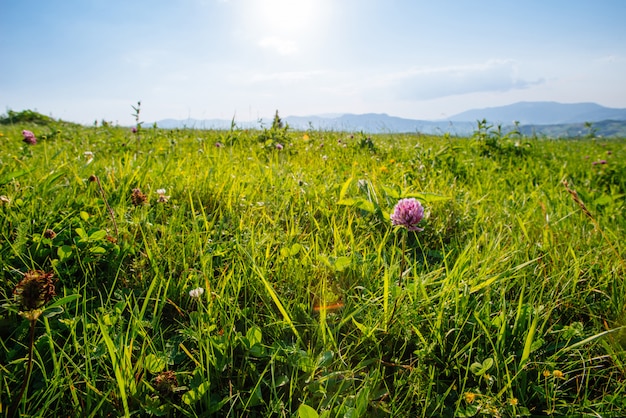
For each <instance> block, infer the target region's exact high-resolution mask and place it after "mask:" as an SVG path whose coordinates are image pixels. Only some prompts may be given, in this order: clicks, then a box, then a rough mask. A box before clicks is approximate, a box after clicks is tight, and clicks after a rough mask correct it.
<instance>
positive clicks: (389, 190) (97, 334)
mask: <svg viewBox="0 0 626 418" xmlns="http://www.w3.org/2000/svg"><path fill="white" fill-rule="evenodd" d="M44 122H45V123H44V124H40V125H35V124H33V123H32V122H29V123H24V124H19V123H13V124H11V123H9V124H6V125H4V126H1V127H0V133H1V134H2V137H0V139H1V141H0V195H2V196H4V198H3V202H2V203H1V206H0V266H1V267H2V271H1V273H0V274H2V282H1V285H0V300H1V301H2V302H1V305H2V307H1V308H0V345H1V349H0V371H1V373H0V410H1V412H2V414H4V415H8V414H9V413H10V412H12V409H11V408H13V409H15V410H16V411H17V412H18V413H21V414H22V416H88V417H89V416H93V417H99V416H124V415H126V416H129V415H136V416H150V415H154V416H184V417H196V416H207V415H210V414H214V415H215V416H288V417H292V416H295V417H297V416H299V417H317V416H325V417H336V416H339V417H344V416H345V417H357V416H363V417H364V416H367V417H376V416H394V417H401V416H411V417H414V416H425V417H429V416H458V417H469V416H482V415H487V416H543V415H554V416H557V415H558V416H562V415H590V416H619V415H622V414H623V413H624V412H625V411H626V401H625V400H624V399H626V383H625V381H626V380H625V378H626V376H625V373H626V352H625V347H626V328H624V327H625V326H626V281H625V277H624V272H625V261H624V257H625V256H624V251H625V249H624V242H626V239H625V238H626V218H625V217H624V211H625V210H624V207H625V194H626V163H625V162H626V142H625V141H624V140H617V139H616V140H605V139H596V140H536V139H535V140H529V139H526V138H522V137H520V136H519V135H517V136H516V135H515V134H510V135H509V136H503V135H501V134H499V133H498V132H496V131H493V130H491V128H490V127H489V126H487V125H486V124H485V125H482V126H479V129H478V130H477V133H476V134H475V135H474V136H473V137H471V138H454V137H450V136H442V137H430V136H423V135H377V136H372V137H371V138H369V137H367V136H366V135H364V134H354V135H350V134H348V133H340V132H318V131H309V132H306V133H304V132H292V131H290V130H287V129H280V128H278V127H274V128H272V129H266V130H263V131H244V130H239V129H237V128H236V127H234V128H233V129H232V130H231V131H198V130H172V131H169V130H161V129H154V128H150V129H146V128H144V129H141V130H140V131H139V133H138V135H134V134H132V133H131V132H130V130H128V129H123V128H118V127H112V126H94V127H80V126H74V125H69V124H63V125H55V124H54V122H50V121H44ZM22 129H30V130H32V131H33V132H34V133H35V135H36V136H37V138H38V139H39V142H38V143H37V145H34V146H28V145H26V144H23V143H22V142H21V130H22ZM44 137H45V138H44ZM137 138H139V139H137ZM218 142H219V143H220V144H221V145H222V146H216V143H218ZM277 143H280V144H282V145H284V148H283V149H280V150H279V149H277V148H276V144H277ZM87 151H90V152H93V154H94V158H93V160H92V161H89V160H88V158H87V156H86V155H85V154H84V153H85V152H87ZM600 160H606V164H595V165H594V164H593V162H594V161H595V162H598V161H600ZM92 176H96V177H97V179H96V178H95V177H92ZM90 177H91V178H90ZM95 180H97V181H95ZM564 181H566V182H567V186H568V187H566V186H565V185H564V183H563V182H564ZM133 189H140V190H141V192H142V193H143V194H144V195H145V197H146V202H145V203H146V204H140V205H134V204H133V200H132V199H131V194H132V190H133ZM158 189H166V193H165V195H166V196H169V199H168V200H167V201H166V202H158V199H159V194H158V193H157V190H158ZM574 191H575V192H576V193H575V194H574ZM403 197H416V198H418V199H419V200H420V201H421V202H422V204H423V205H424V207H425V208H426V211H427V216H426V218H425V220H424V221H423V222H422V224H421V226H423V227H424V231H423V232H419V233H414V232H407V231H405V230H402V229H397V228H394V227H392V225H391V222H390V221H389V213H390V212H391V211H392V208H393V206H394V205H395V203H396V202H397V201H398V199H400V198H403ZM135 203H138V202H135ZM48 229H50V230H52V231H54V232H55V234H56V235H55V236H54V237H50V234H49V233H48V234H46V233H45V231H46V230H48ZM403 240H406V241H405V242H404V244H403ZM403 248H405V253H404V254H402V249H403ZM34 269H40V270H44V271H53V272H54V274H55V278H56V279H57V282H56V293H57V296H56V297H55V298H54V299H52V301H50V302H49V303H48V305H47V306H46V307H44V312H43V314H42V316H41V317H39V319H38V320H36V322H35V329H34V331H35V334H34V344H33V356H32V373H31V374H30V376H28V375H27V373H26V371H27V364H28V362H29V355H28V353H29V332H30V329H31V328H30V325H31V321H29V320H27V319H24V317H23V315H20V314H19V313H18V312H17V310H18V309H17V307H16V304H15V300H14V297H13V294H12V292H13V289H14V287H15V286H16V285H17V284H18V283H19V282H20V280H21V279H22V276H23V274H24V273H26V272H27V271H29V270H34ZM198 287H202V288H203V289H204V290H205V292H204V293H203V294H202V295H201V297H200V298H192V297H190V295H189V291H190V290H192V289H195V288H198ZM324 307H328V308H327V309H324ZM25 380H26V385H27V386H26V390H25V392H24V395H23V396H22V397H21V399H20V397H19V392H20V388H21V387H22V386H23V385H24V382H25Z"/></svg>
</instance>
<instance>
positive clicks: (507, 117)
mask: <svg viewBox="0 0 626 418" xmlns="http://www.w3.org/2000/svg"><path fill="white" fill-rule="evenodd" d="M482 119H487V120H488V121H490V122H492V123H501V124H503V125H512V124H513V121H518V122H519V123H520V124H522V125H556V124H564V123H566V124H569V123H584V122H600V121H604V120H616V121H626V109H615V108H609V107H604V106H600V105H599V104H596V103H557V102H519V103H514V104H511V105H507V106H499V107H488V108H485V109H473V110H468V111H466V112H462V113H459V114H457V115H454V116H452V117H450V118H448V119H447V120H450V121H470V120H473V121H475V120H482Z"/></svg>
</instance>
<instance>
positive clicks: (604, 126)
mask: <svg viewBox="0 0 626 418" xmlns="http://www.w3.org/2000/svg"><path fill="white" fill-rule="evenodd" d="M483 119H485V120H487V121H488V122H489V123H490V124H493V125H501V126H502V127H503V128H504V129H505V130H506V129H507V128H509V129H510V127H512V126H513V125H514V124H515V123H517V124H518V126H519V128H520V130H521V131H522V133H524V134H534V135H542V136H550V137H559V136H567V137H571V136H580V135H582V133H583V132H588V131H589V128H588V127H587V126H585V124H586V123H591V124H592V125H593V127H594V129H595V132H596V135H598V136H626V109H618V108H609V107H604V106H601V105H599V104H596V103H570V104H566V103H557V102H519V103H514V104H511V105H506V106H499V107H489V108H484V109H472V110H468V111H465V112H462V113H459V114H456V115H453V116H450V117H448V118H446V119H440V120H419V119H406V118H400V117H396V116H390V115H387V114H385V113H366V114H350V113H347V114H341V115H326V116H321V115H314V116H287V117H283V118H282V120H283V122H285V123H287V124H288V125H289V127H291V128H292V129H295V130H307V129H314V130H335V131H346V132H359V131H362V132H366V133H399V132H404V133H409V132H413V133H416V132H419V133H424V134H444V133H449V134H452V135H459V136H461V135H468V134H471V133H472V132H473V131H474V130H475V129H476V127H477V121H480V120H483ZM271 121H272V118H268V119H260V120H257V121H245V122H239V121H236V120H235V121H231V120H224V119H208V120H206V119H205V120H197V119H185V120H176V119H165V120H161V121H158V122H156V124H157V126H158V127H160V128H183V127H186V128H195V129H230V128H231V125H232V123H233V122H234V123H236V126H237V127H238V128H243V129H251V128H263V127H269V126H271Z"/></svg>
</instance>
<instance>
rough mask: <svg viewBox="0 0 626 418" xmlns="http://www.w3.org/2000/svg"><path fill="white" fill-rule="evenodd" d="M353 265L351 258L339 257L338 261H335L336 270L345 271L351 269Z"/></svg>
mask: <svg viewBox="0 0 626 418" xmlns="http://www.w3.org/2000/svg"><path fill="white" fill-rule="evenodd" d="M351 264H352V260H351V259H350V257H345V256H343V257H337V259H336V260H335V270H337V271H344V270H345V269H347V268H348V267H350V265H351Z"/></svg>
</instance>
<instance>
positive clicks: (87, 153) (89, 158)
mask: <svg viewBox="0 0 626 418" xmlns="http://www.w3.org/2000/svg"><path fill="white" fill-rule="evenodd" d="M83 157H85V159H86V160H87V164H89V163H90V162H92V161H93V152H91V151H85V152H83Z"/></svg>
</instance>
